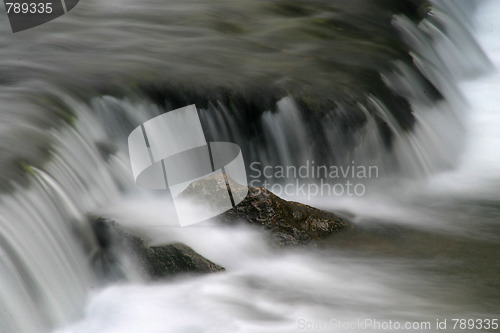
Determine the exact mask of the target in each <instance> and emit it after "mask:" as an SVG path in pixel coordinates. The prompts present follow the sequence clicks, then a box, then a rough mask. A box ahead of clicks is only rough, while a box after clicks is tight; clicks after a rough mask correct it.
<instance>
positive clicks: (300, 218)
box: [222, 187, 349, 246]
mask: <svg viewBox="0 0 500 333" xmlns="http://www.w3.org/2000/svg"><path fill="white" fill-rule="evenodd" d="M222 219H223V220H224V221H225V222H232V223H234V222H236V221H245V222H247V223H249V224H252V225H257V226H261V227H263V228H264V229H266V230H269V232H270V237H271V240H272V241H273V242H274V243H275V244H277V245H280V246H284V245H299V244H306V243H309V242H311V241H315V240H320V239H324V238H326V237H328V236H330V235H331V234H333V233H335V232H338V231H340V230H342V229H344V228H346V227H348V226H349V223H348V222H347V221H346V220H345V219H343V218H341V217H340V216H338V215H336V214H334V213H331V212H326V211H323V210H320V209H317V208H314V207H311V206H308V205H304V204H301V203H299V202H293V201H286V200H284V199H282V198H280V197H278V196H277V195H275V194H273V193H272V192H270V191H268V190H267V189H265V188H255V187H249V188H248V195H247V197H246V198H245V200H243V201H242V202H241V203H240V204H239V205H238V206H236V207H235V208H233V209H231V210H229V211H227V212H226V213H224V214H223V215H222Z"/></svg>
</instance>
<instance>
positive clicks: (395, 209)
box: [0, 0, 500, 333]
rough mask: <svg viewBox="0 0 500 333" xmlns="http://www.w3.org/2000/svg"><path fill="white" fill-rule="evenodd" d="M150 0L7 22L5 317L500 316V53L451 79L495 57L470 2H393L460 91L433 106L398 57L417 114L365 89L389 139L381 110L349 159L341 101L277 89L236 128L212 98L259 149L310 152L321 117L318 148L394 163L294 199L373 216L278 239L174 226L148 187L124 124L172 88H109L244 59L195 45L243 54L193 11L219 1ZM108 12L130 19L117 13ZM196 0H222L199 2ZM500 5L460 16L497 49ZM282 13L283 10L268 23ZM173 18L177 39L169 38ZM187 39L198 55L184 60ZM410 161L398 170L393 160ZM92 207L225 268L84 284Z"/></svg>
mask: <svg viewBox="0 0 500 333" xmlns="http://www.w3.org/2000/svg"><path fill="white" fill-rule="evenodd" d="M143 5H144V4H143V3H141V4H140V5H139V4H136V3H134V2H132V1H126V0H120V1H118V0H117V1H109V2H106V3H97V2H96V1H86V2H82V3H81V4H80V5H79V7H78V9H79V10H74V11H72V15H73V16H71V17H69V15H67V16H65V17H62V18H60V19H59V20H58V21H59V22H60V25H57V28H56V25H53V24H47V25H44V26H42V27H40V28H39V29H35V30H32V31H31V32H30V33H24V34H23V35H22V36H21V37H17V35H16V38H14V37H13V36H12V35H1V36H0V44H1V45H2V48H1V51H0V54H1V60H0V68H1V70H2V78H1V79H0V80H1V83H2V89H1V90H0V94H1V100H2V105H1V106H0V107H1V109H0V138H1V141H0V148H1V151H2V155H1V156H0V170H1V174H0V179H1V180H2V185H1V186H2V189H4V190H5V194H2V197H1V198H0V208H1V210H0V212H1V215H0V254H1V261H0V269H1V275H0V295H1V297H0V314H1V318H2V320H1V322H0V331H1V332H2V333H3V332H5V333H11V332H16V333H18V332H19V333H31V332H45V331H50V330H51V329H52V328H53V327H54V326H57V327H59V329H57V330H56V331H57V332H58V333H70V332H71V333H83V332H103V333H107V332H120V333H123V332H138V331H141V332H144V333H150V332H162V333H164V332H218V333H220V332H301V331H308V329H307V327H303V325H305V324H308V325H309V324H311V325H312V326H317V327H318V328H319V330H320V331H321V330H322V331H332V332H334V331H341V330H339V329H337V328H335V327H331V325H329V324H331V323H332V321H331V320H332V319H333V320H343V321H351V320H354V321H356V320H357V319H365V318H368V319H370V318H371V319H376V320H379V321H384V320H392V321H400V322H404V321H412V322H413V321H415V322H431V323H432V325H435V322H436V319H444V318H448V319H450V318H495V316H497V317H498V308H500V304H499V301H498V300H499V299H500V286H499V282H498V280H497V277H498V275H499V273H500V267H499V264H498V253H499V252H500V251H499V250H500V249H499V246H498V235H500V233H499V224H498V220H499V218H500V202H499V201H498V197H499V196H498V194H499V191H500V190H499V189H500V186H499V185H500V174H499V171H498V165H500V156H499V154H498V149H497V147H498V143H499V141H500V138H499V134H498V133H499V131H498V129H499V128H500V118H499V114H498V109H497V105H498V103H497V102H498V97H497V95H496V91H498V88H499V87H498V85H500V77H499V76H498V74H497V72H496V71H493V70H492V71H491V73H490V74H489V75H487V76H483V77H480V78H476V79H474V80H469V81H467V82H464V83H461V84H460V86H459V87H456V85H455V82H454V80H463V79H464V78H465V77H470V75H471V74H476V73H479V72H481V71H483V70H484V68H488V67H487V60H486V59H485V58H484V56H483V55H482V53H481V52H480V51H479V49H478V48H476V45H474V43H475V42H474V39H473V38H472V36H470V35H469V34H468V33H466V31H465V32H464V30H463V27H461V26H457V24H456V21H454V19H453V18H452V17H451V16H449V15H448V13H454V16H455V17H461V18H462V19H463V18H464V17H467V10H466V9H464V8H468V7H461V6H456V5H454V4H453V3H452V2H450V1H447V2H443V3H442V8H443V11H439V10H437V11H436V12H435V13H434V17H433V18H432V19H429V20H427V21H424V22H423V23H422V24H421V25H420V26H416V25H415V24H414V23H413V22H411V21H409V20H406V19H405V18H404V17H395V18H394V22H393V23H394V25H395V26H396V27H398V29H399V30H400V31H401V33H402V34H403V35H404V36H405V38H406V39H407V40H408V43H409V44H410V45H412V46H413V54H412V56H413V58H414V61H415V63H417V64H418V66H419V68H420V70H421V71H422V72H423V73H425V74H426V77H427V79H428V80H429V81H431V82H432V83H433V84H434V85H436V86H437V87H438V88H439V89H440V91H441V92H442V93H443V94H444V96H445V97H446V101H443V102H440V103H438V104H436V105H433V106H429V104H428V103H426V102H425V101H426V97H425V96H421V94H422V92H421V91H419V90H418V89H413V87H414V86H415V85H417V84H418V83H419V78H418V77H417V76H415V73H414V72H412V69H410V68H407V67H405V65H404V64H397V66H399V71H398V72H396V73H387V74H386V77H385V80H386V82H387V84H388V85H393V88H394V89H398V90H399V91H400V92H401V93H403V94H404V95H406V96H408V98H409V99H410V101H411V102H412V103H413V106H414V112H415V116H416V118H417V123H416V126H415V128H414V130H413V131H412V132H410V133H407V132H406V131H404V130H402V129H401V128H399V127H398V124H397V121H395V120H394V119H391V113H390V112H389V111H388V110H387V109H386V108H385V106H384V105H383V104H381V103H380V101H378V100H377V99H376V98H374V97H373V96H369V98H368V101H370V103H369V104H368V106H369V107H370V108H372V109H373V110H374V111H375V112H378V114H379V116H380V118H381V119H383V120H384V121H386V122H387V123H388V124H389V125H390V127H391V129H392V130H393V132H394V133H395V134H396V139H395V142H394V145H393V149H392V150H390V151H389V150H387V149H385V148H384V142H383V139H382V138H381V135H380V133H379V129H378V128H377V126H376V123H375V120H374V119H370V118H369V119H368V122H367V124H366V125H365V127H364V128H363V129H362V130H361V131H360V132H359V133H357V134H356V135H357V136H356V137H354V138H350V139H352V140H354V141H356V142H358V144H357V145H355V146H356V149H355V151H352V152H345V153H346V155H347V157H345V160H342V158H340V159H339V157H338V156H339V155H343V153H344V151H343V150H342V149H343V148H342V147H344V144H345V145H346V146H347V142H344V141H345V140H347V139H346V138H345V136H344V134H345V133H342V132H341V131H340V129H339V127H338V126H337V125H336V119H335V117H333V116H330V117H328V116H327V117H326V118H325V119H322V122H321V125H322V126H321V127H320V128H315V127H313V128H309V127H307V125H305V124H304V119H305V118H304V114H303V113H302V111H301V110H300V109H299V108H298V107H297V106H296V105H295V104H294V101H293V100H292V99H290V98H284V99H282V100H281V101H280V102H279V103H278V107H277V112H276V113H270V112H265V113H263V114H262V115H261V116H260V117H259V118H258V119H257V120H256V123H257V124H259V126H260V127H259V130H260V131H261V134H262V135H261V136H258V139H253V138H251V137H250V138H249V136H247V135H246V134H245V133H244V132H242V131H238V130H237V129H241V128H244V127H245V125H246V123H245V121H246V119H245V118H244V117H241V115H240V114H237V115H235V114H234V113H232V111H231V110H230V109H228V107H227V106H225V105H222V104H220V105H216V106H211V107H210V108H208V109H203V110H200V114H201V117H202V121H203V124H204V127H205V129H206V130H207V131H208V133H209V135H211V136H212V137H213V139H220V140H221V139H223V140H230V141H235V142H237V143H239V144H240V145H241V146H242V147H243V149H244V153H245V155H244V156H245V158H246V159H248V161H261V162H263V163H267V164H278V165H280V164H281V165H289V164H297V165H300V164H301V163H303V162H304V161H307V160H314V159H318V158H319V156H318V154H315V151H317V150H316V149H315V145H317V144H318V143H317V142H313V141H311V137H313V136H312V135H311V131H312V130H314V131H316V132H315V135H317V137H318V138H321V140H318V141H322V140H323V141H324V142H323V144H324V146H325V147H326V149H330V153H329V154H326V156H321V157H323V162H324V163H331V164H342V163H346V161H347V163H350V161H351V160H353V159H354V160H356V161H360V160H366V161H371V162H372V163H374V164H376V165H378V166H380V169H381V170H382V171H384V173H387V175H386V177H384V178H383V179H381V180H376V181H374V182H370V183H368V184H367V189H368V193H367V195H366V196H364V197H360V198H353V197H334V198H314V199H312V200H311V199H310V198H299V197H294V198H293V199H294V200H301V201H307V200H310V201H309V202H310V203H311V204H313V205H315V206H318V207H322V208H324V209H334V210H341V211H346V212H349V214H352V216H353V220H354V221H355V222H356V225H357V228H356V229H354V230H352V231H350V232H346V233H343V234H339V235H336V237H335V238H334V239H332V241H331V242H325V244H323V246H322V247H321V248H312V249H311V248H309V249H305V248H301V249H288V250H276V249H273V248H270V247H269V246H268V245H267V243H266V242H265V240H264V238H263V236H262V235H261V234H260V233H258V232H256V231H255V230H253V229H250V228H244V227H241V228H223V227H216V226H210V227H194V228H186V229H179V228H172V227H165V224H166V223H165V220H166V216H167V214H169V210H168V207H166V206H165V201H164V200H163V198H162V197H161V196H155V195H153V194H150V193H142V192H139V191H137V190H135V188H134V184H132V181H131V177H130V174H129V170H128V165H127V156H126V147H125V146H124V143H125V140H124V139H125V138H126V136H127V135H128V132H129V131H130V130H131V129H132V128H134V127H135V126H137V125H138V124H140V123H142V122H143V121H145V120H146V119H149V118H151V117H153V116H155V115H157V114H159V113H161V112H163V111H164V110H163V106H158V105H156V104H154V103H152V102H151V101H149V100H147V99H145V98H143V96H141V95H140V94H138V93H130V95H127V96H126V97H117V96H115V97H111V96H109V95H106V89H107V88H102V91H101V90H100V89H101V86H102V87H104V86H107V85H108V84H109V82H112V83H114V84H116V85H117V86H126V85H130V86H131V91H134V90H133V88H134V87H133V86H134V84H135V80H136V78H137V77H141V79H145V80H150V79H151V80H152V79H153V78H154V77H155V76H157V75H159V74H158V73H162V72H166V71H169V72H170V73H173V74H174V75H178V76H182V75H183V74H184V73H188V72H189V73H192V72H193V71H194V70H198V71H199V72H200V73H201V74H203V75H206V76H207V77H212V78H213V79H214V80H221V81H224V80H229V79H232V78H234V76H237V75H238V73H229V74H228V73H216V72H210V73H205V72H204V71H205V70H206V69H205V66H204V65H206V63H205V64H200V63H198V62H197V59H198V58H199V54H204V52H205V51H207V50H210V53H211V54H217V53H218V52H217V51H218V50H220V51H221V52H220V53H222V54H224V56H225V57H226V58H227V59H226V60H227V61H230V59H231V58H232V57H238V56H241V55H240V54H237V52H236V51H234V52H235V53H232V52H233V51H231V50H229V51H228V52H226V51H227V45H228V44H227V40H226V39H225V37H222V36H220V35H212V33H211V32H208V31H206V30H205V29H204V28H203V26H202V25H197V24H193V23H196V22H204V21H205V20H207V17H210V15H219V14H216V13H217V11H215V10H211V9H210V8H208V7H209V6H208V5H207V4H204V3H201V2H193V3H188V4H180V3H177V4H174V3H169V5H170V7H169V11H168V13H166V12H165V10H162V8H164V4H163V3H159V2H157V1H147V5H148V6H149V10H148V11H147V13H145V14H144V15H145V16H146V17H141V16H140V15H137V14H136V13H137V12H136V9H138V7H141V8H142V6H143ZM221 5H224V6H229V7H230V6H231V5H230V4H229V2H228V3H225V2H224V1H223V2H221ZM247 5H249V4H248V3H247ZM94 6H99V8H100V9H103V8H107V11H103V10H100V11H97V10H95V8H94ZM249 6H250V5H249ZM194 7H196V8H197V11H192V10H191V9H193V8H194ZM250 7H251V6H250ZM200 8H201V9H203V8H204V9H205V10H200ZM249 10H250V9H249ZM110 11H112V12H113V13H114V14H115V15H114V17H120V20H111V19H110V16H106V15H107V14H105V13H108V14H109V12H110ZM464 11H465V12H464ZM193 12H205V13H211V14H210V15H208V16H207V17H205V16H203V15H202V16H200V17H193V15H192V13H193ZM498 15H500V7H499V5H498V3H495V2H493V1H491V2H489V3H485V4H483V6H482V7H480V11H479V13H478V14H477V17H478V18H477V20H476V21H477V22H468V20H465V21H467V22H464V24H465V25H466V26H467V25H468V28H470V29H472V27H473V26H475V27H476V29H477V31H476V32H475V33H474V37H475V38H477V39H478V41H479V42H480V44H481V46H482V47H483V48H484V49H485V50H486V52H487V55H488V56H489V57H490V58H491V60H492V61H493V62H494V65H495V66H496V67H498V66H499V65H500V54H499V47H500V44H499V43H498V41H497V40H498V38H496V36H497V35H498V33H499V31H500V28H499V27H498V23H497V20H496V18H497V17H498ZM187 18H188V19H187ZM165 20H167V21H168V22H169V24H168V25H165V24H164V22H165ZM471 21H472V20H471ZM130 22H133V24H132V26H131V25H130ZM277 23H280V22H276V21H275V19H273V18H272V17H270V18H269V22H268V24H269V25H270V26H272V25H273V24H277ZM473 23H474V24H473ZM5 24H6V23H5V21H3V22H2V23H1V24H0V25H5ZM442 27H445V28H446V29H447V33H446V34H444V33H443V30H442ZM2 28H4V27H2ZM6 29H8V28H6ZM6 29H4V30H6ZM166 33H168V34H169V36H172V35H177V36H179V39H178V40H171V39H169V41H168V43H167V42H165V43H160V42H158V41H162V40H164V39H163V36H164V34H166ZM146 36H147V38H146ZM185 38H190V39H191V41H192V42H191V43H185ZM431 40H432V42H431ZM460 46H461V47H462V48H461V47H460ZM214 50H215V51H214ZM222 50H225V51H224V52H222ZM186 53H190V54H192V56H191V57H184V58H183V61H182V63H178V62H175V65H173V63H174V60H178V59H179V54H184V55H185V54H186ZM205 60H206V61H208V62H209V63H210V62H217V61H219V62H220V60H218V59H205ZM267 60H269V59H267ZM219 66H224V63H223V62H222V63H219ZM152 68H153V69H152ZM253 71H255V72H257V71H258V66H257V69H255V68H254V70H253ZM249 72H252V71H249ZM49 82H50V84H49ZM103 82H106V84H104V83H103ZM462 94H463V96H464V97H462ZM117 95H119V94H117ZM26 96H30V97H29V98H27V97H26ZM82 100H84V101H88V103H87V102H81V101H82ZM467 104H468V106H467ZM166 108H168V105H167V106H166ZM345 112H347V110H346V111H345ZM217 136H220V137H217ZM14 143H15V144H14ZM110 143H113V145H114V146H111V145H110ZM339 151H340V152H342V154H339ZM334 156H335V157H334ZM459 158H460V160H458V159H459ZM394 170H398V171H399V172H400V173H399V175H398V177H395V176H391V175H393V174H392V173H391V171H394ZM443 170H444V171H443ZM415 176H419V177H420V178H418V177H417V179H415V178H414V177H415ZM26 179H29V180H30V181H26ZM119 189H121V190H123V191H124V192H125V193H128V194H127V195H125V196H124V195H120V194H119V193H118V192H119ZM98 207H99V208H98ZM89 212H92V213H94V214H99V215H103V216H108V217H111V218H115V219H116V220H118V221H120V223H123V224H124V225H127V226H129V227H130V228H134V229H139V230H140V231H141V232H142V233H144V234H145V235H147V236H148V238H149V240H150V242H151V243H152V244H162V243H166V242H169V241H181V242H184V243H186V244H188V245H190V246H192V247H193V248H194V249H195V250H196V251H198V252H199V253H201V254H203V255H205V256H206V257H207V258H209V259H211V260H213V261H214V262H216V263H218V264H221V265H223V266H224V267H226V268H227V271H226V272H225V273H221V274H214V275H210V276H204V277H192V278H182V279H179V280H174V281H170V282H168V283H157V284H149V285H146V284H144V283H142V282H141V281H140V280H134V281H133V282H131V283H128V284H123V285H112V286H110V287H107V288H104V289H96V290H93V291H92V292H90V297H88V296H89V290H92V287H93V286H94V280H93V276H92V273H91V272H90V269H89V267H88V257H89V255H90V254H91V253H92V251H93V250H94V246H95V244H94V240H93V237H92V235H91V233H90V230H89V227H88V225H87V221H86V214H87V213H89ZM87 297H88V298H87ZM87 299H88V302H87V303H86V301H87ZM85 304H86V305H85ZM81 312H84V313H83V315H82V313H81ZM79 316H80V317H79ZM77 318H79V319H77ZM449 325H451V323H449ZM309 331H310V330H309ZM374 331H382V330H377V329H375V330H374Z"/></svg>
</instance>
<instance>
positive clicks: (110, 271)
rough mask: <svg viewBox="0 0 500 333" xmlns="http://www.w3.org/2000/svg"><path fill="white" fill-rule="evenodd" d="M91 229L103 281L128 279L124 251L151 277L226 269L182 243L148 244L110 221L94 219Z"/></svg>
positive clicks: (94, 262)
mask: <svg viewBox="0 0 500 333" xmlns="http://www.w3.org/2000/svg"><path fill="white" fill-rule="evenodd" d="M93 228H94V232H95V235H96V239H97V242H98V245H99V248H100V249H99V251H98V252H97V253H96V255H94V258H93V266H94V268H95V271H96V273H97V275H98V277H100V278H102V279H105V280H120V279H126V278H127V272H126V271H125V269H124V268H123V266H124V264H123V262H122V261H123V260H122V258H123V255H124V254H127V255H126V257H128V258H132V260H133V261H134V262H135V263H136V264H138V266H139V269H140V270H141V272H142V273H143V275H145V276H148V277H151V278H153V279H158V278H165V277H173V276H175V275H177V274H181V273H195V274H201V273H211V272H219V271H223V270H225V269H224V268H223V267H221V266H219V265H217V264H215V263H213V262H211V261H210V260H208V259H206V258H204V257H203V256H201V255H200V254H198V253H196V252H195V251H194V250H193V249H191V248H190V247H189V246H186V245H184V244H181V243H175V244H169V245H162V246H147V245H146V244H145V241H144V240H143V239H142V238H141V237H139V236H136V235H133V234H131V233H130V232H128V231H126V230H125V229H124V228H122V227H121V226H120V225H119V224H118V223H116V222H115V221H112V220H108V219H105V218H97V219H96V220H95V221H94V223H93Z"/></svg>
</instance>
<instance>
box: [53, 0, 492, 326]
mask: <svg viewBox="0 0 500 333" xmlns="http://www.w3.org/2000/svg"><path fill="white" fill-rule="evenodd" d="M499 16H500V3H499V2H496V1H491V2H490V3H488V4H485V5H484V6H483V7H482V8H481V10H480V12H479V13H478V20H477V21H478V22H479V24H478V27H477V33H476V36H477V38H478V40H479V41H480V43H481V45H482V47H483V48H484V49H485V50H486V52H487V54H488V56H489V57H490V58H491V59H492V61H493V62H494V64H495V66H496V67H497V68H499V66H500V39H499V38H498V34H500V24H499V23H498V20H497V18H498V17H499ZM460 89H461V90H462V91H463V94H464V96H465V98H466V100H467V101H468V103H469V107H467V110H466V115H465V121H464V124H465V125H464V126H465V129H464V131H463V132H462V133H460V135H463V136H464V141H463V142H464V147H463V153H462V156H461V162H460V163H459V165H458V166H457V167H456V168H454V169H452V170H450V171H447V172H441V173H439V174H436V175H434V176H432V177H430V178H426V179H423V180H422V179H421V180H418V181H410V180H408V181H405V182H403V181H401V180H398V182H397V183H396V184H394V182H392V184H387V182H385V181H381V182H380V183H374V184H369V185H368V186H369V189H370V193H369V195H367V196H366V197H363V198H337V197H336V198H332V199H322V200H318V201H315V202H313V203H314V204H315V205H318V206H322V207H323V208H327V209H332V208H335V209H341V210H347V211H350V212H351V213H353V214H355V221H356V222H357V223H358V230H357V231H355V232H354V233H348V234H345V235H341V234H339V235H338V237H336V238H335V239H334V240H332V243H334V244H333V245H332V246H331V247H330V248H322V249H308V250H306V249H297V250H283V251H276V250H271V249H270V248H268V247H267V246H266V245H265V242H264V240H263V239H262V236H261V235H259V234H258V233H255V232H254V231H252V230H250V229H248V230H247V229H244V228H243V229H225V228H215V227H210V228H187V229H176V228H163V227H161V225H162V224H164V223H163V219H164V215H163V212H164V210H165V207H164V206H163V204H162V201H161V200H156V201H155V200H152V199H151V198H145V199H144V200H143V201H141V200H140V199H138V198H131V199H130V200H131V201H127V200H125V199H124V200H123V201H121V202H117V203H116V205H115V206H112V207H109V208H107V209H104V210H102V211H100V212H99V213H101V214H103V215H106V216H109V217H112V218H116V220H119V221H120V222H122V223H124V224H128V225H131V226H136V227H137V226H146V228H143V229H146V230H145V231H144V232H146V233H148V235H149V236H150V238H151V241H152V243H153V244H155V243H163V242H168V241H171V240H179V241H182V242H184V243H186V244H188V245H190V246H192V247H193V248H194V249H195V250H197V251H199V252H200V253H202V254H204V255H205V256H206V257H208V258H209V259H212V260H213V261H215V262H217V263H219V264H221V265H223V266H225V267H226V268H227V272H225V273H221V274H213V275H209V276H203V277H196V278H189V279H186V278H183V279H181V280H178V281H173V282H168V283H158V284H153V285H151V284H149V285H144V284H141V283H140V282H136V283H130V284H125V285H114V286H110V287H108V288H105V289H104V290H98V291H96V292H95V293H94V294H93V295H92V297H91V300H90V301H89V303H88V304H87V306H86V310H85V315H84V317H83V319H82V320H80V321H79V322H77V323H75V324H73V325H70V326H68V327H65V328H61V329H59V330H58V331H57V332H58V333H94V332H99V333H115V332H116V333H118V332H119V333H126V332H134V333H135V332H142V333H165V332H175V333H177V332H216V333H223V332H249V333H250V332H252V333H253V332H267V333H269V332H303V331H308V330H306V329H301V328H300V326H299V325H300V324H301V323H305V322H308V323H310V324H311V325H319V326H320V328H322V330H320V331H328V332H335V331H341V330H338V329H334V328H331V327H328V326H326V325H327V324H328V322H329V321H330V320H331V319H336V320H343V321H350V320H356V319H363V320H364V319H365V318H373V319H376V320H379V321H384V320H392V321H399V322H405V321H412V322H413V321H417V322H426V321H429V322H430V323H432V325H435V322H436V319H444V318H448V320H449V322H448V325H451V323H450V318H498V315H499V312H498V309H499V308H500V304H499V299H500V297H499V296H500V293H499V287H500V286H499V284H498V281H497V279H498V274H500V267H499V266H498V255H499V252H498V246H497V245H496V244H497V243H498V235H499V233H498V231H499V222H500V203H499V201H498V198H499V197H500V196H499V194H500V171H499V168H498V166H500V150H499V149H498V147H500V112H499V105H500V103H499V102H500V96H499V95H498V91H500V74H499V73H498V72H497V71H495V72H492V73H490V74H489V75H487V76H485V77H481V78H478V79H475V80H473V81H469V82H465V83H463V84H461V86H460ZM420 125H423V124H420ZM443 126H446V124H445V123H443ZM445 130H446V128H443V131H445ZM424 133H425V131H424ZM416 135H418V134H416ZM427 139H428V138H427ZM430 142H433V141H432V140H431V141H430ZM389 183H391V182H389ZM302 319H304V320H305V322H303V321H301V320H302ZM432 327H435V326H432ZM448 328H450V327H449V326H448ZM374 331H383V330H377V329H375V330H374ZM431 331H433V330H431ZM475 331H478V330H475Z"/></svg>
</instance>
